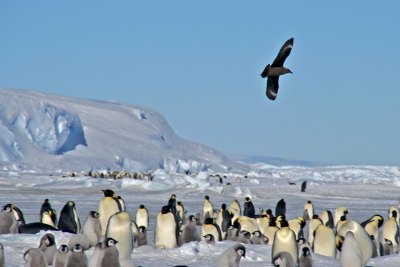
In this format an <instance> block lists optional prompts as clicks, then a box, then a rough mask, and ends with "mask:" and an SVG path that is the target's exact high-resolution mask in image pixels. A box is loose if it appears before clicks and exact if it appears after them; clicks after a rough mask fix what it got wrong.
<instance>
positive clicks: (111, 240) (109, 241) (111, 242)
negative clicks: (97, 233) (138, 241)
mask: <svg viewBox="0 0 400 267" xmlns="http://www.w3.org/2000/svg"><path fill="white" fill-rule="evenodd" d="M117 243H118V241H117V240H115V239H114V238H112V237H107V239H106V246H107V247H112V246H115V245H116V244H117Z"/></svg>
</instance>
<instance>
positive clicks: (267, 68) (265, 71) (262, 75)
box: [261, 64, 271, 78]
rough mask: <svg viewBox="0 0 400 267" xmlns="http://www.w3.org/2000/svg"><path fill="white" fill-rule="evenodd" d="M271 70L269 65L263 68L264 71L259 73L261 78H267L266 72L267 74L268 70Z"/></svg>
mask: <svg viewBox="0 0 400 267" xmlns="http://www.w3.org/2000/svg"><path fill="white" fill-rule="evenodd" d="M270 68H271V65H270V64H268V65H267V66H266V67H265V69H264V70H263V72H262V73H261V77H262V78H267V76H268V72H269V69H270Z"/></svg>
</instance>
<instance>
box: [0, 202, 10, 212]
mask: <svg viewBox="0 0 400 267" xmlns="http://www.w3.org/2000/svg"><path fill="white" fill-rule="evenodd" d="M1 212H12V204H6V205H4V206H3V209H2V210H1Z"/></svg>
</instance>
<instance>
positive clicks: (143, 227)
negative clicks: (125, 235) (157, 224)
mask: <svg viewBox="0 0 400 267" xmlns="http://www.w3.org/2000/svg"><path fill="white" fill-rule="evenodd" d="M138 230H139V232H141V233H145V232H146V227H145V226H143V225H141V226H140V227H139V229H138Z"/></svg>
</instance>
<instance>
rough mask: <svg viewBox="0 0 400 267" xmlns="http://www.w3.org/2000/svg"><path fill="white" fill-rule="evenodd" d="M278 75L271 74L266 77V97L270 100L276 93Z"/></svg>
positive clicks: (273, 98)
mask: <svg viewBox="0 0 400 267" xmlns="http://www.w3.org/2000/svg"><path fill="white" fill-rule="evenodd" d="M278 81H279V76H271V77H268V79H267V97H268V98H269V99H271V100H275V98H276V96H277V95H278V89H279V83H278Z"/></svg>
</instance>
